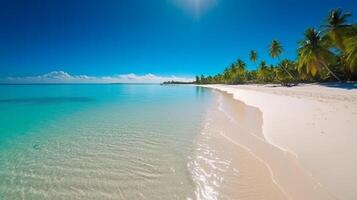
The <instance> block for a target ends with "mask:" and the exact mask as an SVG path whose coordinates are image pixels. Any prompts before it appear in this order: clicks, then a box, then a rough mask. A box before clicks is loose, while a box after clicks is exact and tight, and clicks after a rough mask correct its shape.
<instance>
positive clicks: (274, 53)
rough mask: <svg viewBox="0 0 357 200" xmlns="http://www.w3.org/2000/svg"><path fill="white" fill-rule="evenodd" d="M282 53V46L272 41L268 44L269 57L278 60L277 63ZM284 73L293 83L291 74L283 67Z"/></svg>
mask: <svg viewBox="0 0 357 200" xmlns="http://www.w3.org/2000/svg"><path fill="white" fill-rule="evenodd" d="M282 52H283V46H282V45H281V44H280V42H279V41H277V40H273V41H272V42H271V44H270V47H269V55H270V56H271V57H272V58H278V61H279V62H280V54H281V53H282ZM283 69H284V71H285V72H286V73H287V74H288V75H289V76H290V77H291V78H292V79H294V81H295V78H294V76H293V75H291V73H290V72H289V71H288V70H287V69H286V67H285V66H283Z"/></svg>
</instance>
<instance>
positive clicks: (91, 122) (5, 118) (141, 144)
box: [0, 84, 215, 199]
mask: <svg viewBox="0 0 357 200" xmlns="http://www.w3.org/2000/svg"><path fill="white" fill-rule="evenodd" d="M214 99H215V94H214V93H213V92H211V91H210V89H204V88H200V87H195V86H162V85H140V84H137V85H135V84H107V85H105V84H103V85H1V86H0V199H195V198H196V197H197V187H196V184H195V179H194V178H193V177H192V171H190V170H192V167H190V163H192V157H193V155H192V153H193V152H194V149H195V148H196V147H195V138H197V135H198V134H199V133H200V132H201V130H202V129H203V126H204V123H203V121H204V120H205V115H206V112H207V108H208V106H209V105H211V104H212V102H213V101H214Z"/></svg>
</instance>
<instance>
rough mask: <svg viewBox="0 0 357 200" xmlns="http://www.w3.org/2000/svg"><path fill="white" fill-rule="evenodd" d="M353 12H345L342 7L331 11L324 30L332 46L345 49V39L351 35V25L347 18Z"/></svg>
mask: <svg viewBox="0 0 357 200" xmlns="http://www.w3.org/2000/svg"><path fill="white" fill-rule="evenodd" d="M350 16H351V13H348V12H345V13H343V12H342V10H341V9H339V8H338V9H334V10H331V11H330V12H329V15H328V16H327V18H326V23H325V25H323V30H324V33H325V36H326V37H327V41H328V42H329V43H330V45H331V46H335V47H337V48H338V49H340V50H341V51H343V52H344V51H345V45H344V39H346V37H347V36H348V35H349V32H350V27H351V25H350V24H348V22H347V19H348V18H349V17H350Z"/></svg>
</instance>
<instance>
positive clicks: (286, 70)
mask: <svg viewBox="0 0 357 200" xmlns="http://www.w3.org/2000/svg"><path fill="white" fill-rule="evenodd" d="M278 61H279V63H280V62H281V60H280V57H279V56H278ZM282 66H283V69H284V71H285V72H286V73H287V74H289V76H290V77H291V78H292V79H293V80H294V82H295V83H296V79H295V77H294V76H293V75H292V74H291V73H290V72H289V71H288V69H286V68H285V66H284V65H282Z"/></svg>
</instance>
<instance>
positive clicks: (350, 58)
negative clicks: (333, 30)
mask: <svg viewBox="0 0 357 200" xmlns="http://www.w3.org/2000/svg"><path fill="white" fill-rule="evenodd" d="M345 47H346V61H347V63H348V65H349V66H350V70H351V71H354V70H355V69H356V68H357V35H356V36H355V37H351V38H348V39H347V40H346V41H345Z"/></svg>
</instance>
